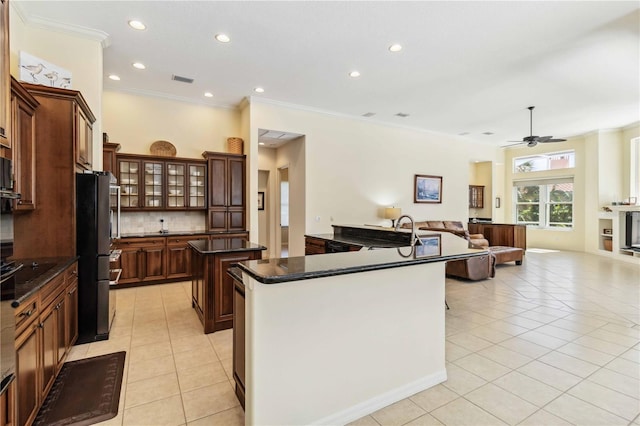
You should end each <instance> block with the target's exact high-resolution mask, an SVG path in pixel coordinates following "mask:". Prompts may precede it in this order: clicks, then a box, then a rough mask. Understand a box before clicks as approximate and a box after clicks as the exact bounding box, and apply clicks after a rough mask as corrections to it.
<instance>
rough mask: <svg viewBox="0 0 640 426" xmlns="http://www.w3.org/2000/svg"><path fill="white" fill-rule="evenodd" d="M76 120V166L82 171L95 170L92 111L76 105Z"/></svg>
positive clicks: (93, 119)
mask: <svg viewBox="0 0 640 426" xmlns="http://www.w3.org/2000/svg"><path fill="white" fill-rule="evenodd" d="M74 108H75V114H74V115H75V120H76V164H77V165H78V167H80V168H81V169H85V170H93V164H92V163H93V151H92V145H93V122H94V121H96V120H95V118H94V117H93V115H90V114H91V111H88V110H86V109H83V108H81V106H80V105H75V107H74Z"/></svg>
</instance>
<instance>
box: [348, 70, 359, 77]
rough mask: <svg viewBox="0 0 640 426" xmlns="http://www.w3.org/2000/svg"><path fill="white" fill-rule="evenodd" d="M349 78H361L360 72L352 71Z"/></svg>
mask: <svg viewBox="0 0 640 426" xmlns="http://www.w3.org/2000/svg"><path fill="white" fill-rule="evenodd" d="M349 77H353V78H357V77H360V71H351V72H350V73H349Z"/></svg>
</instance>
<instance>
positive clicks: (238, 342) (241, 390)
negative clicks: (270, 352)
mask: <svg viewBox="0 0 640 426" xmlns="http://www.w3.org/2000/svg"><path fill="white" fill-rule="evenodd" d="M233 284H234V286H233V287H234V291H233V380H234V381H235V382H236V396H237V397H238V400H239V401H240V405H242V408H244V396H245V351H246V350H245V343H244V336H245V295H244V284H243V283H242V282H241V281H238V280H236V279H233Z"/></svg>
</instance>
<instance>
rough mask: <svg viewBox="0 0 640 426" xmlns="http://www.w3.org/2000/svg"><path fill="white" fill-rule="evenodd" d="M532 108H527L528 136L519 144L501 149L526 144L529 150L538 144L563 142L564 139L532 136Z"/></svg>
mask: <svg viewBox="0 0 640 426" xmlns="http://www.w3.org/2000/svg"><path fill="white" fill-rule="evenodd" d="M534 108H535V107H534V106H530V107H527V109H528V110H529V136H525V137H524V138H522V141H521V142H516V141H511V142H516V143H513V144H511V145H504V146H503V148H506V147H509V146H515V145H522V144H526V145H527V146H528V147H529V148H533V147H534V146H536V145H538V143H550V142H564V141H566V139H554V138H553V136H533V109H534Z"/></svg>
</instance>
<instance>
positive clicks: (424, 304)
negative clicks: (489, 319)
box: [234, 227, 486, 425]
mask: <svg viewBox="0 0 640 426" xmlns="http://www.w3.org/2000/svg"><path fill="white" fill-rule="evenodd" d="M351 228H360V230H362V231H364V232H365V233H368V232H370V231H371V232H374V231H375V230H376V228H375V227H351ZM356 230H357V229H356ZM386 232H390V233H393V237H398V238H399V240H398V241H391V243H390V244H391V245H392V248H381V249H376V250H373V249H371V250H369V248H374V247H380V245H379V244H378V243H379V242H377V241H371V240H373V239H371V238H367V237H363V238H361V239H360V240H359V242H364V241H365V240H369V241H371V245H364V244H361V245H362V246H363V249H362V250H360V251H358V252H349V253H331V254H320V255H315V256H304V257H291V258H288V259H264V260H253V261H248V262H243V263H240V264H239V269H240V270H241V271H242V282H243V284H244V285H243V288H244V297H245V299H244V307H245V314H244V322H243V321H242V320H239V321H238V325H237V326H238V327H240V326H241V325H242V324H243V323H244V329H243V330H235V329H234V333H241V332H244V340H243V341H244V346H245V348H246V354H244V355H245V356H244V357H243V356H242V355H243V354H239V353H238V352H237V351H239V350H242V349H243V348H242V347H234V351H235V352H236V353H234V360H235V362H236V364H237V363H239V364H240V365H241V366H243V367H244V368H242V367H241V368H242V371H241V373H242V376H243V378H244V379H245V380H244V386H245V422H246V424H247V425H258V424H345V423H348V422H350V421H353V420H355V419H358V418H360V417H362V416H364V415H367V414H369V413H371V412H374V411H376V410H378V409H380V408H382V407H384V406H387V405H389V404H392V403H394V402H396V401H399V400H401V399H403V398H406V397H407V396H410V395H412V394H415V393H417V392H420V391H422V390H424V389H427V388H430V387H432V386H435V385H436V384H438V383H441V382H443V381H445V380H446V379H447V373H446V369H445V326H444V320H445V313H444V311H445V288H444V283H445V262H446V261H448V260H454V259H464V258H467V257H473V256H481V255H483V254H486V252H485V251H483V250H476V249H469V248H468V245H467V241H465V240H463V239H461V238H458V237H455V236H453V235H449V234H440V233H434V232H429V233H427V232H424V233H420V234H419V237H420V238H421V239H422V240H423V241H424V242H425V243H426V245H423V246H411V245H409V242H410V241H411V240H410V235H411V234H410V233H408V232H402V231H400V232H394V231H392V230H389V229H387V230H386ZM356 239H357V238H355V237H351V238H350V239H349V243H350V244H354V243H355V242H356V241H355V240H356ZM374 239H375V238H374ZM402 240H404V242H403V241H402ZM394 245H395V246H396V247H395V248H393V246H394ZM387 247H389V244H387ZM239 284H240V283H238V280H237V279H236V288H238V285H239ZM240 285H242V284H240ZM236 303H237V301H236ZM240 343H241V342H240ZM238 346H242V345H241V344H239V345H238ZM243 359H244V362H243V361H242V360H243ZM236 368H237V365H236V366H234V378H235V377H236V374H235V369H236ZM276 389H277V392H275V391H274V390H276ZM237 393H238V392H237Z"/></svg>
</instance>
